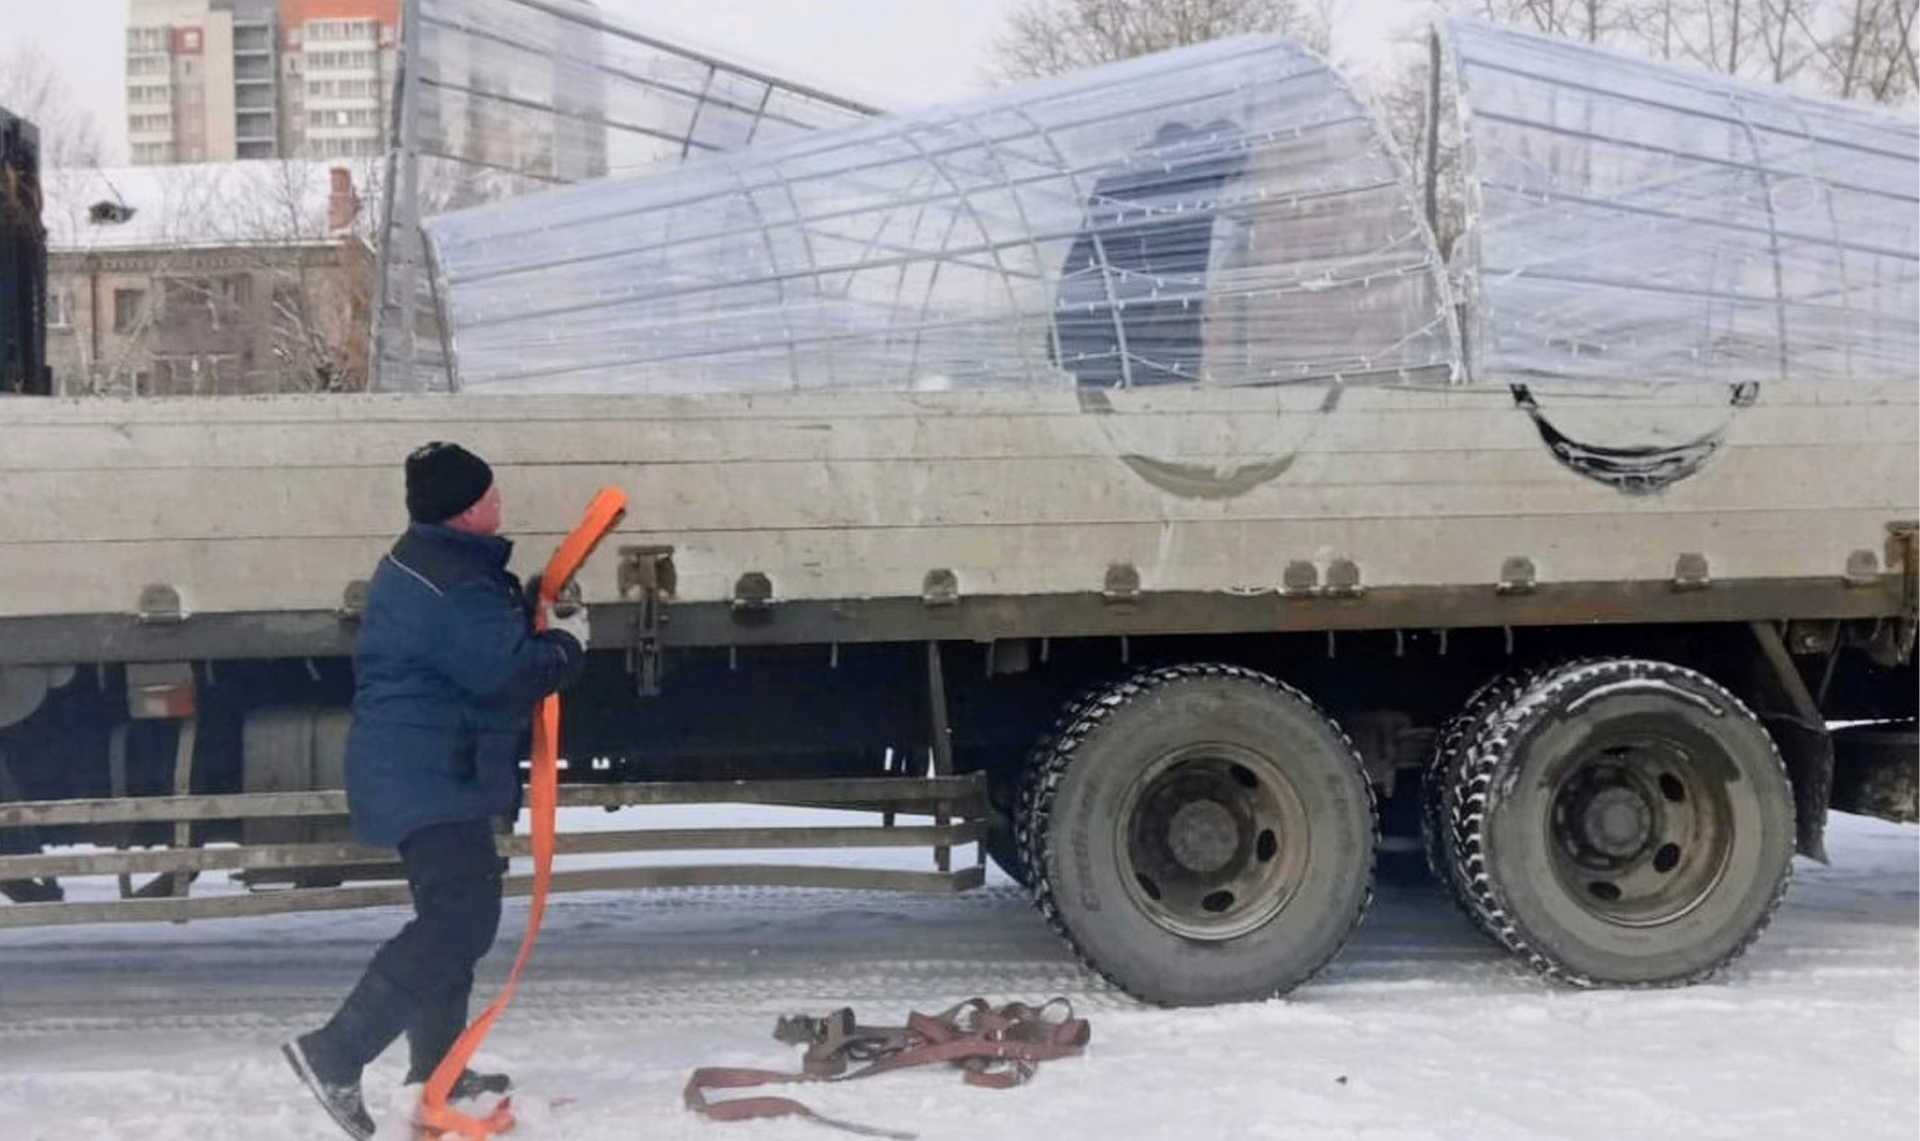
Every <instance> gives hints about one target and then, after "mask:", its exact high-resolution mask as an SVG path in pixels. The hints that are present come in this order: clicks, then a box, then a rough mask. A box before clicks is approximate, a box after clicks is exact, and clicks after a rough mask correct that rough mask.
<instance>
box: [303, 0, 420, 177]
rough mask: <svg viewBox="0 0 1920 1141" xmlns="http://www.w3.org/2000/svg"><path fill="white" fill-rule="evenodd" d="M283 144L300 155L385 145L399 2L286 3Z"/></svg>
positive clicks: (341, 153)
mask: <svg viewBox="0 0 1920 1141" xmlns="http://www.w3.org/2000/svg"><path fill="white" fill-rule="evenodd" d="M280 30H281V49H282V54H281V67H280V107H281V109H282V112H283V123H282V129H281V143H282V145H283V146H284V147H285V148H286V153H288V154H291V155H296V156H298V157H300V158H312V159H327V158H347V157H356V156H357V157H367V156H372V155H377V154H379V153H380V152H381V151H382V150H383V149H384V140H385V139H386V134H387V126H388V119H389V118H390V117H391V115H392V108H393V83H394V69H395V68H396V67H397V66H398V47H399V43H400V0H280Z"/></svg>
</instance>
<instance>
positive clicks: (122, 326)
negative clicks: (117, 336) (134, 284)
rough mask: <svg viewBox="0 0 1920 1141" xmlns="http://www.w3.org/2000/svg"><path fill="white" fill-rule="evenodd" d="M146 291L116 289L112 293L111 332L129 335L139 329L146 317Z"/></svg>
mask: <svg viewBox="0 0 1920 1141" xmlns="http://www.w3.org/2000/svg"><path fill="white" fill-rule="evenodd" d="M146 309H147V291H146V290H144V289H116V290H114V291H113V331H114V332H116V333H131V332H133V331H134V330H135V329H137V328H139V327H140V323H141V321H142V320H144V319H145V317H146Z"/></svg>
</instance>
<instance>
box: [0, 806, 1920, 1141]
mask: <svg viewBox="0 0 1920 1141" xmlns="http://www.w3.org/2000/svg"><path fill="white" fill-rule="evenodd" d="M1830 847H1831V851H1832V856H1833V866H1832V867H1829V868H1823V867H1820V866H1818V865H1814V864H1811V863H1808V862H1806V861H1798V862H1797V864H1796V868H1795V872H1796V882H1795V885H1794V888H1793V890H1792V891H1791V892H1790V893H1789V894H1788V896H1787V901H1786V904H1785V906H1784V907H1783V908H1782V910H1781V911H1780V913H1779V916H1778V918H1777V919H1776V920H1775V922H1774V924H1773V926H1772V928H1771V929H1770V930H1769V931H1768V932H1767V934H1766V935H1765V936H1763V937H1762V939H1761V941H1760V943H1759V944H1758V946H1757V947H1756V948H1755V949H1754V950H1753V951H1752V952H1751V953H1750V954H1749V955H1748V956H1747V957H1746V958H1745V959H1743V960H1742V961H1741V962H1739V963H1738V964H1737V965H1736V966H1735V967H1734V968H1733V969H1732V970H1731V971H1730V972H1728V973H1727V974H1726V975H1725V976H1724V977H1722V978H1720V979H1717V980H1715V981H1714V982H1711V983H1708V984H1705V985H1702V986H1696V987H1691V988H1687V989H1683V990H1672V991H1653V992H1632V993H1629V992H1605V991H1603V992H1581V991H1574V990H1569V989H1565V988H1561V987H1556V986H1552V985H1548V984H1545V983H1542V982H1540V981H1538V980H1537V979H1535V978H1534V977H1533V976H1531V975H1530V974H1528V973H1527V972H1526V970H1525V969H1524V968H1523V967H1522V966H1521V965H1520V964H1519V963H1517V962H1515V961H1512V960H1510V959H1508V958H1507V957H1506V956H1505V955H1504V954H1502V953H1501V952H1499V951H1498V950H1496V949H1495V948H1494V947H1492V946H1491V945H1490V944H1488V943H1486V942H1485V941H1484V940H1483V939H1482V938H1481V937H1480V936H1479V935H1477V934H1476V933H1475V932H1474V931H1473V930H1472V929H1471V927H1470V926H1469V925H1468V923H1467V922H1466V920H1465V919H1463V918H1461V917H1460V916H1459V915H1457V914H1456V913H1455V912H1454V911H1453V910H1452V908H1451V905H1450V904H1449V903H1448V902H1447V901H1446V899H1445V898H1444V896H1443V894H1442V893H1441V892H1440V891H1439V890H1438V889H1437V888H1433V887H1431V886H1429V885H1427V884H1424V883H1420V884H1414V883H1406V882H1389V883H1385V884H1383V885H1382V887H1381V889H1380V892H1379V898H1378V900H1377V901H1376V903H1375V905H1374V907H1373V910H1372V911H1371V913H1370V914H1369V916H1368V917H1367V919H1366V920H1365V922H1364V923H1363V924H1362V926H1361V928H1360V930H1359V931H1358V933H1357V934H1356V935H1355V937H1354V939H1353V941H1352V942H1351V943H1349V944H1348V946H1347V948H1346V950H1345V951H1344V952H1343V953H1342V954H1341V955H1340V956H1339V958H1337V959H1336V960H1335V961H1334V963H1333V964H1332V965H1331V966H1330V967H1329V968H1328V969H1327V970H1326V971H1325V972H1324V973H1323V974H1321V975H1320V976H1319V977H1318V978H1317V979H1316V980H1314V981H1313V982H1312V983H1310V984H1309V985H1308V986H1306V987H1304V988H1302V989H1301V990H1299V991H1297V992H1296V993H1295V994H1294V995H1293V996H1291V997H1290V998H1287V999H1285V1000H1282V1001H1276V1002H1269V1003H1264V1004H1256V1005H1248V1006H1238V1007H1229V1008H1213V1009H1206V1010H1186V1011H1166V1010H1156V1009H1150V1008H1144V1007H1140V1006H1138V1005H1137V1004H1135V1003H1133V1002H1131V1001H1130V1000H1129V999H1127V998H1126V997H1125V996H1124V995H1121V994H1119V993H1117V992H1115V991H1113V990H1111V989H1110V988H1108V987H1106V986H1105V985H1104V984H1103V983H1101V982H1100V980H1098V979H1097V978H1095V977H1093V976H1091V975H1090V974H1088V973H1086V972H1085V971H1083V970H1081V969H1080V968H1079V967H1078V966H1077V965H1076V964H1074V963H1073V961H1072V960H1071V959H1070V958H1069V957H1068V956H1067V955H1066V954H1065V953H1064V951H1063V950H1062V949H1061V947H1060V946H1059V944H1058V943H1057V942H1056V941H1055V940H1054V938H1053V936H1052V934H1051V933H1050V932H1049V931H1047V929H1046V928H1045V926H1044V924H1043V923H1042V922H1041V920H1040V919H1039V918H1038V916H1037V915H1036V914H1034V912H1033V911H1032V909H1031V908H1030V907H1029V905H1028V904H1027V903H1026V901H1025V900H1024V898H1023V897H1022V896H1021V894H1020V893H1019V892H1018V890H1017V889H1015V888H1012V887H1010V886H1008V885H1006V884H1005V883H1004V882H998V883H994V884H993V885H992V886H989V887H988V888H986V889H985V890H982V891H978V892H974V893H970V894H966V895H960V896H954V897H926V896H911V897H902V896H890V895H882V894H877V893H853V892H801V891H774V890H747V889H742V890H723V889H698V890H683V891H662V892H653V893H639V894H622V895H610V894H609V895H582V896H569V897H562V898H560V899H559V900H557V901H556V902H555V904H554V906H553V908H552V911H551V912H550V918H549V922H548V929H547V934H546V936H545V937H544V938H543V940H542V943H541V945H540V950H539V953H538V954H537V956H536V958H535V961H534V967H533V970H532V974H531V976H530V978H529V979H528V980H527V981H526V982H525V983H524V984H523V986H522V988H521V991H520V996H519V999H518V1000H517V1002H516V1003H515V1005H514V1006H513V1008H512V1009H511V1011H510V1012H509V1013H508V1014H507V1016H506V1018H505V1019H504V1021H503V1022H502V1024H501V1026H500V1028H499V1029H498V1030H497V1031H496V1032H495V1034H494V1036H493V1038H492V1039H491V1041H490V1043H489V1046H488V1048H487V1050H486V1051H484V1052H483V1055H482V1057H483V1060H484V1061H486V1062H487V1063H489V1064H497V1065H498V1066H500V1067H502V1068H505V1069H508V1070H510V1071H511V1072H512V1073H513V1074H514V1075H515V1078H516V1080H517V1081H518V1083H519V1085H520V1088H521V1093H520V1095H519V1097H518V1100H517V1104H518V1105H519V1106H520V1108H521V1120H522V1125H521V1131H520V1132H519V1133H517V1134H516V1136H520V1137H524V1138H526V1141H562V1139H582V1141H585V1139H597V1138H622V1139H629V1138H633V1139H639V1138H645V1139H674V1138H701V1139H703V1141H725V1139H726V1138H730V1137H731V1138H739V1139H741V1141H755V1139H757V1141H785V1139H787V1138H794V1139H813V1141H819V1139H821V1138H825V1137H829V1136H832V1134H831V1133H828V1132H826V1131H824V1130H823V1129H822V1128H821V1127H820V1126H818V1125H815V1124H810V1123H807V1122H804V1121H795V1120H787V1121H775V1122H759V1123H751V1124H741V1125H724V1124H717V1123H711V1122H707V1121H705V1120H703V1119H700V1118H698V1117H695V1116H693V1115H692V1114H689V1113H687V1112H686V1111H684V1110H683V1109H682V1108H681V1106H680V1091H681V1086H682V1085H683V1084H684V1082H685V1081H686V1077H687V1073H688V1071H689V1070H690V1069H691V1068H692V1067H694V1066H696V1065H703V1064H723V1065H750V1066H767V1067H774V1068H782V1069H785V1068H790V1067H791V1065H792V1064H793V1061H794V1053H793V1051H792V1050H791V1049H790V1048H788V1047H784V1046H781V1045H779V1044H778V1043H775V1042H774V1041H773V1040H772V1039H771V1038H770V1037H769V1031H770V1030H771V1027H772V1023H773V1019H774V1017H775V1016H776V1015H778V1014H783V1013H795V1012H805V1013H816V1014H818V1013H825V1012H826V1011H827V1010H829V1009H831V1008H833V1007H836V1006H840V1005H845V1004H850V1005H852V1006H853V1007H854V1008H855V1009H856V1010H857V1011H859V1012H860V1013H861V1015H862V1016H863V1018H866V1019H869V1020H872V1021H886V1022H892V1021H896V1020H898V1018H899V1017H900V1016H902V1015H904V1013H905V1012H906V1011H907V1010H909V1009H920V1010H933V1009H935V1008H938V1007H941V1006H944V1005H946V1004H948V1003H949V1002H951V1001H953V1000H956V999H959V998H965V997H969V996H972V995H975V994H980V995H985V996H988V997H992V998H996V999H1006V998H1022V999H1038V998H1045V997H1049V996H1052V995H1056V994H1060V995H1065V996H1067V997H1069V998H1071V999H1072V1000H1073V1003H1074V1005H1075V1006H1076V1007H1077V1008H1078V1010H1079V1011H1080V1012H1081V1013H1084V1014H1086V1015H1088V1016H1089V1017H1090V1018H1091V1019H1092V1022H1093V1045H1092V1047H1091V1049H1090V1051H1089V1053H1088V1055H1087V1056H1085V1057H1084V1058H1079V1059H1070V1060H1065V1061H1060V1062H1053V1063H1048V1064H1047V1065H1045V1066H1043V1067H1041V1070H1040V1073H1039V1075H1038V1077H1037V1078H1036V1080H1035V1081H1034V1083H1033V1084H1032V1085H1030V1086H1027V1087H1025V1088H1023V1089H1018V1090H1013V1091H1008V1092H993V1091H985V1090H978V1089H972V1088H968V1087H965V1086H963V1085H961V1084H960V1082H959V1080H958V1078H957V1076H956V1075H955V1074H953V1073H951V1072H943V1071H937V1070H925V1071H915V1072H909V1073H900V1074H890V1075H886V1076H883V1077H879V1078H876V1079H874V1080H872V1081H870V1082H864V1083H858V1084H853V1085H846V1086H839V1087H818V1086H815V1087H806V1088H804V1089H802V1090H801V1091H800V1092H801V1093H802V1095H803V1096H804V1099H805V1100H807V1101H809V1102H810V1103H811V1104H813V1105H814V1106H815V1107H816V1108H817V1109H819V1110H820V1111H822V1112H823V1113H827V1114H830V1115H833V1116H837V1117H844V1118H849V1119H852V1120H855V1121H861V1122H866V1123H870V1124H876V1125H883V1126H888V1127H893V1128H905V1129H911V1130H914V1131H917V1132H918V1133H919V1134H920V1135H921V1136H922V1137H924V1138H927V1139H929V1141H934V1139H939V1138H968V1139H971V1138H978V1137H1016V1136H1017V1137H1047V1138H1063V1139H1066V1138H1082V1137H1085V1138H1096V1137H1097V1138H1101V1139H1103V1141H1105V1139H1130V1138H1143V1139H1149V1138H1178V1139H1180V1141H1195V1139H1199V1138H1243V1137H1250V1138H1269V1137H1270V1138H1287V1139H1289V1141H1296V1139H1311V1138H1352V1139H1365V1141H1414V1139H1428V1138H1433V1139H1442V1138H1445V1139H1459V1141H1507V1139H1517V1138H1568V1139H1576V1141H1584V1139H1595V1141H1598V1139H1602V1138H1605V1139H1608V1141H1612V1139H1616V1138H1636V1139H1653V1138H1683V1139H1686V1141H1703V1139H1708V1138H1728V1139H1730V1141H1731V1139H1738V1141H1756V1139H1763V1138H1783V1139H1785V1138H1791V1139H1794V1141H1814V1139H1829V1138H1831V1139H1847V1141H1872V1139H1880V1138H1886V1139H1890V1141H1891V1139H1899V1141H1910V1139H1911V1138H1913V1137H1914V1136H1916V1134H1920V891H1917V890H1916V889H1920V830H1916V829H1913V828H1911V827H1899V826H1894V825H1887V824H1880V823H1876V822H1871V821H1864V820H1859V819H1855V818H1849V817H1835V818H1834V825H1833V829H1832V832H1831V834H1830ZM919 858H920V859H924V857H919ZM898 859H899V857H898V856H896V857H894V860H895V861H896V862H897V861H898ZM1398 878H1399V879H1401V880H1404V879H1406V878H1407V877H1404V876H1402V877H1398ZM400 915H401V913H399V912H397V911H393V910H384V911H372V912H354V913H347V914H331V915H329V914H320V915H306V916H290V917H278V918H270V919H261V920H244V921H227V922H210V923H203V924H195V925H191V926H187V927H134V926H122V927H99V928H68V929H47V930H38V931H14V932H0V1138H6V1139H7V1141H37V1139H42V1138H44V1139H47V1141H74V1139H75V1138H81V1137H84V1138H88V1139H89V1141H120V1139H126V1141H215V1139H222V1138H235V1139H244V1141H259V1139H260V1138H264V1137H271V1138H275V1139H276V1141H302V1139H314V1141H322V1139H325V1138H329V1137H331V1136H335V1135H336V1134H335V1133H334V1132H333V1127H332V1125H331V1124H330V1123H329V1122H328V1121H327V1120H326V1119H325V1118H324V1116H322V1115H321V1114H320V1112H319V1110H318V1109H317V1108H316V1107H315V1106H314V1105H313V1104H312V1103H311V1102H310V1100H309V1099H308V1097H307V1094H306V1093H305V1091H304V1090H303V1089H301V1088H300V1087H299V1086H298V1085H297V1084H296V1083H295V1081H294V1080H293V1078H292V1076H291V1074H290V1073H288V1072H287V1071H286V1070H285V1067H284V1064H283V1063H282V1062H281V1061H280V1059H279V1057H278V1055H277V1052H276V1050H275V1047H276V1045H277V1044H278V1043H279V1042H280V1041H282V1040H284V1039H285V1038H287V1037H288V1036H290V1035H291V1034H293V1033H294V1032H296V1031H298V1030H301V1029H304V1028H306V1027H308V1026H310V1025H312V1024H313V1023H315V1022H316V1021H317V1020H319V1019H321V1018H322V1017H324V1016H325V1014H326V1012H327V1011H328V1010H329V1009H330V1007H331V1005H332V1003H333V1002H334V1001H335V1000H336V999H337V998H338V997H339V996H340V994H341V993H342V992H343V991H344V990H345V989H346V988H347V987H348V986H349V985H351V983H352V981H353V979H354V978H355V976H356V974H357V972H358V971H359V969H360V967H361V966H362V965H363V963H364V962H365V959H366V957H367V955H368V954H369V952H370V951H371V950H372V948H373V946H374V945H375V944H376V943H377V942H378V941H379V940H380V939H381V938H383V937H384V936H385V935H386V934H387V933H389V932H391V931H392V930H393V929H394V928H395V927H397V925H398V923H399V922H400ZM524 917H525V910H524V904H522V903H517V902H516V903H511V904H510V905H509V908H508V918H507V921H506V924H505V927H504V931H505V932H506V933H507V934H505V935H503V938H502V940H501V945H500V946H499V947H498V948H496V950H495V952H494V954H493V955H492V956H490V957H489V958H488V959H487V961H486V963H485V964H483V968H482V971H483V975H482V983H481V985H482V991H483V993H484V994H487V995H490V994H491V993H492V990H493V989H494V988H496V987H497V986H498V984H499V982H500V980H501V978H502V977H503V975H504V972H505V970H506V967H507V965H508V963H509V962H510V960H511V956H512V952H513V947H514V938H513V934H514V933H515V932H516V931H517V930H518V925H519V924H521V923H523V922H524ZM403 1054H404V1050H402V1049H396V1050H393V1051H391V1052H390V1053H389V1054H388V1056H387V1057H386V1058H383V1059H382V1060H381V1062H380V1063H378V1064H377V1065H376V1066H375V1067H374V1068H373V1069H372V1070H370V1071H369V1075H368V1093H369V1100H370V1104H372V1105H373V1106H374V1108H375V1109H376V1111H380V1110H384V1111H385V1112H384V1114H383V1118H384V1120H383V1126H382V1134H381V1136H382V1137H383V1138H401V1137H404V1136H406V1130H405V1128H404V1125H403V1122H404V1117H405V1110H406V1107H407V1105H408V1104H409V1103H408V1100H407V1097H406V1094H405V1093H403V1092H402V1091H400V1090H399V1089H398V1088H397V1083H398V1082H399V1079H400V1076H401V1068H402V1066H403V1065H404V1058H403V1057H402V1055H403ZM556 1100H559V1101H563V1102H564V1103H565V1104H562V1105H561V1106H560V1107H559V1108H555V1107H554V1106H553V1105H552V1104H551V1103H552V1102H554V1101H556Z"/></svg>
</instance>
